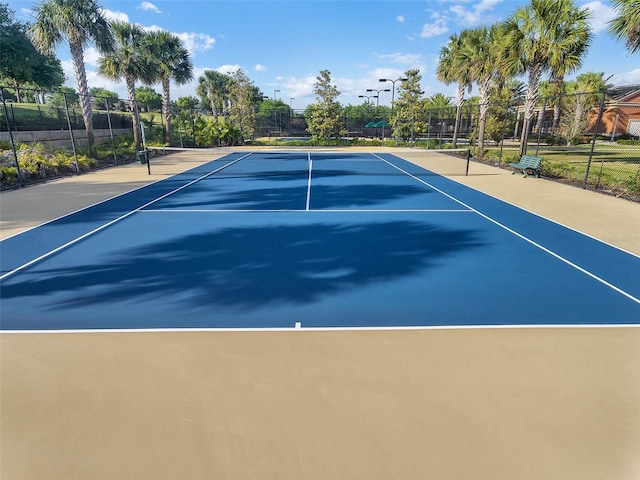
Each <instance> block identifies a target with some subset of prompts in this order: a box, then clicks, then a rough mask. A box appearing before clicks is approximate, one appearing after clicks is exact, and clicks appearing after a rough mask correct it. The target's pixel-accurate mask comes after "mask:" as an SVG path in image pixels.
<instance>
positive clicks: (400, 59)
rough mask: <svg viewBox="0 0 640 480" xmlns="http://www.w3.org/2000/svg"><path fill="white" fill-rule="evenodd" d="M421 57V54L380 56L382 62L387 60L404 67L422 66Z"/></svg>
mask: <svg viewBox="0 0 640 480" xmlns="http://www.w3.org/2000/svg"><path fill="white" fill-rule="evenodd" d="M421 57H422V56H421V55H420V54H419V53H399V52H398V53H390V54H383V55H378V58H380V59H381V60H387V61H389V62H391V63H400V64H403V65H411V66H415V65H417V64H421V63H422V60H421Z"/></svg>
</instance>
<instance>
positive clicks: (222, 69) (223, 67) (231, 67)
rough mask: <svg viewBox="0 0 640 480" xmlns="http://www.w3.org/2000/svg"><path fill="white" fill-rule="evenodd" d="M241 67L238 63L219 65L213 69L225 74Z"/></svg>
mask: <svg viewBox="0 0 640 480" xmlns="http://www.w3.org/2000/svg"><path fill="white" fill-rule="evenodd" d="M241 68H242V67H241V66H240V65H238V64H236V65H220V66H219V67H217V68H215V69H214V70H215V71H216V72H219V73H224V74H225V75H226V74H228V73H234V72H236V71H238V70H240V69H241Z"/></svg>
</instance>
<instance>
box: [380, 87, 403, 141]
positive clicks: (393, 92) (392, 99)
mask: <svg viewBox="0 0 640 480" xmlns="http://www.w3.org/2000/svg"><path fill="white" fill-rule="evenodd" d="M407 80H409V79H408V78H405V77H398V78H396V79H395V80H392V79H390V78H381V79H380V80H379V81H380V82H382V83H384V82H391V83H392V84H393V88H392V89H391V118H393V104H394V103H395V97H396V82H406V81H407ZM396 131H397V133H398V135H397V137H398V140H399V139H400V129H399V128H397V129H396ZM383 143H384V142H383Z"/></svg>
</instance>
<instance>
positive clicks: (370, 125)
mask: <svg viewBox="0 0 640 480" xmlns="http://www.w3.org/2000/svg"><path fill="white" fill-rule="evenodd" d="M390 126H391V125H390V124H389V123H388V122H387V121H386V120H380V121H378V122H369V123H367V124H366V125H365V126H364V128H382V127H390Z"/></svg>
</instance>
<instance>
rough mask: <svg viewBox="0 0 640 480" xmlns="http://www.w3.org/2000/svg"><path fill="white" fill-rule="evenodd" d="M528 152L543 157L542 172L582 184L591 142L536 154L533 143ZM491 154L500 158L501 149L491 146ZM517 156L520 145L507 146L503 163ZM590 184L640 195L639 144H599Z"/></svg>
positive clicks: (595, 152)
mask: <svg viewBox="0 0 640 480" xmlns="http://www.w3.org/2000/svg"><path fill="white" fill-rule="evenodd" d="M527 153H528V154H529V155H535V154H537V155H538V156H540V157H542V158H543V163H542V173H543V175H545V176H549V177H555V178H563V179H566V180H569V181H571V182H577V183H583V182H584V178H585V174H586V172H587V166H588V164H589V156H590V153H591V145H590V144H589V145H577V146H574V147H566V146H564V147H548V146H541V147H540V148H539V149H538V151H537V153H536V148H535V146H530V147H529V148H528V150H527ZM488 156H489V157H492V158H497V157H498V156H499V149H490V150H489V152H488ZM517 158H518V147H507V146H505V147H504V149H503V151H502V161H503V162H505V163H509V162H512V161H515V160H516V159H517ZM587 183H588V184H589V185H590V186H592V187H602V188H604V189H612V190H617V191H621V192H623V193H626V194H630V195H640V146H638V145H616V144H610V143H596V145H595V148H594V152H593V158H592V160H591V165H590V167H589V177H588V179H587Z"/></svg>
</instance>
